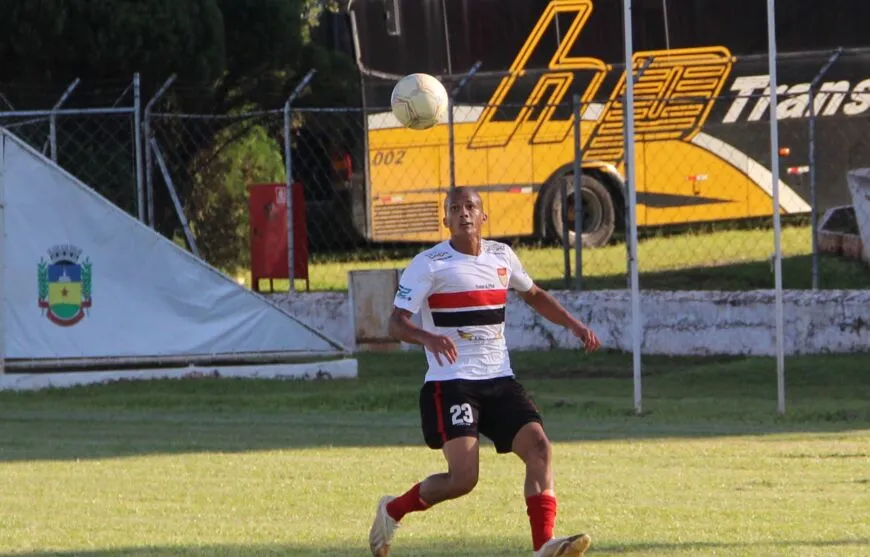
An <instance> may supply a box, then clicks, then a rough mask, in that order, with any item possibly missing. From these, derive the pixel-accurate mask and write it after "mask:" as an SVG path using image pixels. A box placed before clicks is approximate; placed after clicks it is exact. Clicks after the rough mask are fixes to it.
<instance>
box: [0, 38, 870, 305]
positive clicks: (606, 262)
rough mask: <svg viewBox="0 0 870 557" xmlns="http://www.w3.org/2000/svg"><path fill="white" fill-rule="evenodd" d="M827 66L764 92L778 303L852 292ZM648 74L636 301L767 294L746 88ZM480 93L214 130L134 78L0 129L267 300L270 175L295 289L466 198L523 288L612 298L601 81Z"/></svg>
mask: <svg viewBox="0 0 870 557" xmlns="http://www.w3.org/2000/svg"><path fill="white" fill-rule="evenodd" d="M838 58H840V54H839V53H835V55H833V56H831V57H830V59H829V60H823V61H826V65H824V66H823V67H820V70H819V71H818V73H817V76H816V79H814V80H813V82H812V83H797V84H791V85H785V86H783V87H780V95H779V101H778V113H779V145H780V153H778V154H777V155H778V156H777V160H778V161H779V172H780V190H779V197H780V208H781V216H782V223H783V231H782V252H783V258H784V259H783V269H784V272H783V277H784V286H785V287H786V288H799V289H802V288H851V287H856V286H857V287H861V288H863V287H865V286H866V285H867V283H868V280H867V279H868V273H867V269H866V266H865V265H864V264H863V263H861V262H860V258H861V253H862V252H861V250H862V245H863V244H862V242H861V239H860V230H859V226H858V223H859V219H860V214H858V213H856V211H855V208H853V207H852V203H853V199H852V198H853V196H852V194H851V192H850V190H849V186H848V181H847V173H848V172H849V171H850V170H852V169H856V168H864V167H868V166H870V85H868V84H867V82H866V81H864V82H856V81H854V80H852V81H846V80H843V79H829V78H828V77H827V76H826V72H828V71H829V70H830V69H831V68H837V65H838V64H847V65H848V64H853V63H854V61H849V60H848V57H845V56H844V58H842V59H838ZM647 71H648V72H649V73H648V74H646V75H645V74H643V73H642V72H641V75H640V77H639V78H638V79H637V83H638V85H637V86H638V89H637V92H636V96H635V123H636V130H635V143H634V145H635V157H636V168H635V176H636V184H635V185H634V188H635V193H636V197H637V206H636V218H637V225H638V228H639V241H638V267H639V273H640V285H641V287H642V288H645V289H665V290H687V289H691V290H694V289H727V290H746V289H754V288H770V287H771V286H772V284H773V272H772V263H771V262H772V256H773V254H774V245H773V242H774V240H773V238H774V235H773V230H772V220H773V219H772V218H771V215H772V209H773V201H772V192H773V190H772V175H771V168H770V164H771V154H770V135H769V134H770V132H769V112H770V111H769V104H770V95H769V91H767V90H765V86H766V85H765V82H764V80H763V79H761V78H759V77H758V76H756V75H754V74H753V75H747V76H738V77H737V78H736V79H733V80H732V81H730V82H729V83H730V85H729V87H728V88H727V89H726V88H724V87H720V88H719V89H715V87H714V88H712V89H711V88H710V83H709V82H705V81H704V80H703V79H701V78H698V80H696V82H692V81H688V82H686V83H687V84H685V83H684V85H682V86H680V87H682V88H680V87H676V86H674V85H673V84H672V86H671V89H669V90H668V91H670V92H669V93H668V94H667V95H665V94H662V91H663V89H661V87H659V85H658V84H657V83H658V82H656V80H657V79H658V80H659V81H661V79H660V78H661V77H662V75H663V74H662V73H661V72H660V71H659V70H657V68H656V67H655V66H652V67H651V68H649V69H647ZM657 72H658V73H657ZM544 75H546V74H544ZM701 77H704V76H703V75H702V76H701ZM309 78H310V76H309ZM315 79H316V77H315ZM498 79H500V78H499V77H498V76H482V77H480V78H477V77H471V78H470V79H466V80H465V82H464V83H459V80H454V82H450V85H451V86H452V88H453V89H454V92H456V91H460V93H459V94H458V95H457V96H456V101H455V103H456V106H455V109H454V112H453V118H452V122H451V123H449V124H444V125H439V126H436V127H434V128H432V129H430V130H424V131H416V130H410V129H406V128H404V127H402V126H400V125H399V124H398V122H397V121H396V119H395V117H394V116H393V115H392V113H391V111H390V109H389V107H386V106H385V107H367V108H365V109H363V108H330V109H326V108H296V107H293V106H292V105H291V103H290V102H289V101H288V103H287V104H286V105H285V106H283V107H275V108H274V109H272V110H263V111H252V112H239V113H234V114H198V115H194V114H181V113H177V112H173V111H171V110H167V109H165V108H164V109H163V110H158V109H159V108H160V107H159V106H158V104H157V102H156V101H157V99H158V98H159V97H160V96H161V95H162V94H163V93H164V92H165V91H166V89H167V88H169V87H170V86H171V83H169V82H168V83H167V84H166V87H164V89H163V90H161V91H160V92H158V94H157V96H155V97H153V98H152V99H151V101H150V102H149V103H148V104H147V109H145V110H144V111H143V104H144V103H141V102H140V100H139V94H138V82H137V81H135V80H134V82H133V83H132V84H131V86H130V87H129V88H128V90H126V91H124V92H123V94H122V95H121V96H120V97H119V98H118V99H117V100H116V101H115V102H113V103H112V106H108V107H93V106H90V107H81V108H80V107H76V108H68V107H67V104H68V101H67V99H66V97H65V96H60V97H59V100H58V101H56V102H54V103H52V108H50V109H44V110H11V109H10V110H6V111H5V112H0V125H3V126H5V127H7V128H9V129H10V130H12V131H13V132H14V133H16V134H18V135H19V136H21V137H23V138H24V139H26V140H27V141H28V142H29V143H30V144H31V145H33V146H34V147H35V148H36V149H38V150H40V151H41V152H43V153H45V154H46V155H47V156H49V157H52V158H54V159H55V160H57V161H58V163H59V164H61V166H63V167H64V168H66V169H67V170H69V171H70V172H72V173H73V174H74V175H76V176H77V177H79V178H80V179H82V180H83V181H84V182H85V183H87V184H88V185H90V186H92V187H94V188H95V189H96V190H97V191H98V192H99V193H101V194H103V195H105V196H106V197H107V198H109V199H110V200H111V201H112V202H114V203H115V204H116V205H118V206H119V207H121V208H123V209H124V210H125V211H128V212H129V213H131V214H134V215H138V216H139V218H142V219H143V220H146V221H147V222H149V224H151V225H152V226H154V227H155V228H156V229H157V230H158V231H160V232H161V233H163V234H165V235H167V236H170V237H172V238H173V239H175V240H176V241H177V242H179V243H180V244H183V245H187V246H189V248H190V249H191V250H193V251H195V252H196V253H197V254H198V255H199V256H201V257H203V258H204V259H205V260H206V261H208V262H209V263H211V264H212V265H215V266H217V267H218V268H221V269H223V270H225V271H227V272H229V273H231V274H234V275H236V276H237V277H238V278H239V280H240V281H243V282H245V283H246V284H248V285H250V286H253V287H255V288H257V289H261V290H262V289H269V288H273V289H275V290H279V291H280V290H285V289H286V288H287V274H288V267H289V266H288V265H287V264H286V257H285V259H284V262H283V263H280V264H278V265H274V264H273V265H271V275H270V274H269V273H266V275H265V278H266V279H274V280H269V284H268V285H267V284H264V283H263V282H262V281H261V280H260V281H256V282H257V284H254V281H255V280H254V279H256V278H257V277H256V276H254V275H255V273H252V265H253V264H254V263H255V262H254V261H252V254H253V253H255V252H256V250H257V249H258V248H257V247H256V246H257V244H258V242H259V243H263V242H264V241H265V242H266V243H268V244H269V247H268V249H269V250H271V251H272V252H282V251H283V252H286V251H289V248H288V241H287V238H286V237H287V236H288V235H287V234H286V211H284V212H283V213H282V211H281V210H278V211H275V210H274V208H273V209H270V211H272V212H271V213H270V215H271V217H270V218H272V217H275V216H277V217H279V218H278V221H282V218H283V219H284V220H283V222H282V224H283V226H284V229H283V230H284V231H285V232H284V233H283V234H284V237H285V240H284V242H283V243H281V242H280V241H278V242H275V240H276V238H278V239H280V238H279V237H280V236H281V234H280V233H278V234H277V236H275V235H274V234H273V237H272V238H271V239H270V240H269V241H266V240H264V239H263V238H262V237H259V238H257V237H252V231H254V229H255V228H256V227H255V226H254V222H252V218H254V219H256V218H259V216H258V215H255V213H256V212H258V211H260V210H261V209H262V208H257V207H255V206H254V205H253V201H252V198H251V191H252V187H253V186H254V185H256V184H272V185H274V186H276V187H277V188H279V189H280V187H281V185H283V184H286V182H287V176H288V174H287V172H288V169H289V170H290V173H291V175H292V180H293V182H294V183H296V184H298V185H299V186H298V187H299V188H301V193H302V195H301V198H300V200H299V202H298V203H299V204H300V205H302V206H301V207H299V206H297V207H296V208H295V209H296V210H301V212H299V213H298V214H297V216H296V217H294V219H293V220H294V222H293V225H294V229H299V228H302V229H303V230H304V234H302V235H299V236H294V238H293V241H292V242H289V244H290V248H292V249H293V251H294V259H296V260H299V259H303V260H304V261H303V265H302V266H301V267H296V268H295V269H294V275H295V276H296V278H297V279H300V280H297V281H295V282H294V287H295V288H297V289H301V290H305V289H308V290H344V289H346V287H347V277H348V272H349V271H351V270H355V269H365V268H403V267H404V266H405V265H406V264H407V262H408V261H409V260H410V258H411V257H413V255H414V254H415V253H417V252H418V251H419V250H420V249H421V248H423V247H427V246H430V245H432V244H434V243H437V242H439V241H441V240H444V239H446V238H447V237H448V231H447V229H446V228H445V227H444V226H443V224H442V219H443V200H444V197H445V195H446V194H447V192H448V191H449V189H450V187H451V185H452V184H455V185H457V186H473V187H475V188H476V189H477V190H478V192H479V193H480V194H481V197H482V199H483V201H484V205H485V207H486V211H487V213H488V215H489V219H488V221H487V223H486V229H485V230H484V233H485V235H486V237H488V238H494V239H500V240H503V241H506V242H509V243H511V244H512V245H513V247H514V249H515V250H516V251H517V252H518V254H519V255H520V257H521V259H522V260H523V262H524V263H525V265H526V266H527V268H528V270H529V272H530V273H531V274H532V275H533V276H534V277H535V278H536V279H537V280H538V281H539V282H540V283H542V284H543V285H545V286H548V287H554V288H574V289H584V290H590V289H610V288H616V289H623V288H625V287H626V286H627V285H628V283H629V281H628V269H629V265H628V262H629V250H628V249H627V247H628V246H627V243H626V237H627V235H626V230H627V229H628V224H629V223H628V218H627V216H628V215H629V212H628V211H627V206H628V204H627V198H628V196H627V195H626V193H627V192H628V191H630V188H631V187H632V184H628V183H626V179H625V176H626V165H625V149H624V146H625V136H624V134H625V129H624V128H625V127H624V125H623V114H622V104H621V102H620V101H621V98H622V97H621V94H622V93H623V90H622V89H620V85H619V84H616V86H615V87H613V88H612V91H613V93H612V94H610V96H608V97H605V96H600V95H599V96H598V97H600V98H598V97H595V96H589V95H586V96H580V95H576V96H574V97H573V98H571V96H570V95H566V97H567V98H566V99H565V100H563V102H560V103H558V104H548V103H545V102H539V103H536V104H534V105H524V104H522V103H509V102H502V103H499V104H498V105H493V106H489V105H487V104H485V103H484V104H474V103H471V102H469V101H468V100H467V99H466V96H467V95H466V93H467V92H468V91H471V90H474V88H483V89H487V87H489V85H492V86H493V87H494V86H495V85H494V84H495V83H497V80H498ZM708 81H709V80H708ZM554 83H555V82H554ZM720 85H721V83H720ZM657 87H658V88H657ZM705 87H706V89H705ZM675 91H676V92H675ZM717 91H718V92H717ZM714 93H715V94H714ZM464 95H465V96H464ZM67 96H69V95H67ZM541 98H542V99H543V98H544V96H542V97H541ZM65 103H67V104H65ZM7 108H9V107H7ZM142 112H144V119H143V121H142V122H141V124H142V126H141V128H142V132H143V133H142V135H141V136H140V137H138V138H137V133H136V129H137V124H139V123H140V122H138V118H137V114H140V113H142ZM288 131H289V134H288ZM137 139H138V141H137ZM140 149H141V150H140ZM137 153H141V154H139V155H137ZM288 154H289V159H288V156H287V155H288ZM577 171H580V172H581V175H582V178H581V180H580V182H579V192H575V181H574V179H573V176H574V175H575V172H577ZM577 193H579V197H578V195H577ZM281 195H283V194H281ZM575 199H579V200H580V203H579V204H575ZM285 200H286V196H284V197H282V198H280V199H276V201H278V202H279V204H280V203H283V202H285ZM575 205H577V206H576V207H575ZM302 220H304V222H302ZM814 223H815V224H816V226H814V225H813V224H814ZM303 225H304V226H303ZM578 229H579V230H582V231H583V232H582V236H581V237H582V242H577V241H576V238H575V233H574V231H575V230H578ZM279 232H280V231H279ZM253 234H254V235H256V234H257V232H256V231H254V232H253ZM269 242H272V243H269ZM578 261H579V262H580V265H579V272H578ZM273 263H274V262H273ZM299 269H301V271H300V270H299ZM261 274H262V273H261Z"/></svg>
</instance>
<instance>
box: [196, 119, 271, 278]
mask: <svg viewBox="0 0 870 557" xmlns="http://www.w3.org/2000/svg"><path fill="white" fill-rule="evenodd" d="M236 128H237V126H236V127H229V128H225V129H224V130H222V131H221V132H220V133H218V135H217V137H216V138H215V140H216V144H217V145H218V146H220V145H226V147H225V148H224V149H220V150H219V151H218V152H217V154H215V153H214V151H213V150H212V149H204V150H203V151H200V152H199V153H198V154H197V155H196V156H194V157H193V158H192V160H191V162H190V164H191V165H192V166H195V167H197V168H199V169H200V170H199V171H198V172H197V174H196V176H195V178H194V184H193V189H192V191H191V192H190V195H189V196H188V198H187V204H186V210H187V214H188V218H189V219H190V221H191V227H192V228H193V231H194V234H195V236H196V238H197V247H198V248H199V249H200V252H201V253H202V255H203V257H204V258H205V259H206V260H207V261H208V262H209V263H211V264H212V265H215V266H217V267H219V268H222V269H225V270H227V271H230V272H235V271H237V270H238V269H240V268H244V267H245V266H247V265H249V264H250V253H249V249H248V246H249V238H250V220H249V218H248V204H247V186H248V184H252V183H264V182H283V181H284V176H285V173H284V160H283V158H282V154H281V145H279V144H278V142H276V141H275V140H274V138H271V137H269V134H268V130H267V129H266V127H265V126H263V125H254V126H250V127H248V128H245V129H243V130H242V131H241V132H240V131H239V130H237V129H236Z"/></svg>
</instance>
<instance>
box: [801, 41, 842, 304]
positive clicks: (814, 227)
mask: <svg viewBox="0 0 870 557" xmlns="http://www.w3.org/2000/svg"><path fill="white" fill-rule="evenodd" d="M842 53H843V48H842V47H840V48H838V49H837V50H835V51H834V53H833V54H832V55H831V57H830V58H828V62H827V63H826V64H825V65H824V66H822V69H821V70H819V73H818V74H816V77H814V78H813V81H812V82H811V83H810V90H809V104H810V114H809V126H810V130H809V141H810V145H809V147H810V150H809V163H808V164H809V166H810V211H811V212H810V234H811V236H812V242H813V244H812V246H813V247H812V250H813V253H812V259H813V263H812V266H813V269H812V276H813V285H812V288H813V290H818V289H819V231H818V226H819V210H818V203H817V201H816V88H817V87H818V86H819V82H820V81H821V80H822V79H823V78H824V76H825V74H826V73H828V70H829V69H831V66H832V65H833V64H834V62H836V61H837V59H838V58H839V57H840V55H841V54H842Z"/></svg>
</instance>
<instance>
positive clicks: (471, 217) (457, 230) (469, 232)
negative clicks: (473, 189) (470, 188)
mask: <svg viewBox="0 0 870 557" xmlns="http://www.w3.org/2000/svg"><path fill="white" fill-rule="evenodd" d="M485 222H486V213H484V212H483V202H482V201H481V200H480V196H479V195H477V194H476V193H470V192H459V193H456V194H454V195H453V196H451V197H450V199H448V200H447V207H446V214H445V216H444V226H446V227H447V228H448V229H450V234H451V235H452V236H480V234H481V230H482V229H483V223H485Z"/></svg>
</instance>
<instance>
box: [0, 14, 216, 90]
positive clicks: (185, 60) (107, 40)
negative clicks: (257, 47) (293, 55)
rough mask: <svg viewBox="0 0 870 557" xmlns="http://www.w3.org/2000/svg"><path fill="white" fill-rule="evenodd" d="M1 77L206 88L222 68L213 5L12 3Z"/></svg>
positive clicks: (5, 20)
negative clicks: (164, 82) (162, 81)
mask: <svg viewBox="0 0 870 557" xmlns="http://www.w3.org/2000/svg"><path fill="white" fill-rule="evenodd" d="M0 37H2V38H0V80H4V81H7V80H8V81H16V82H24V83H27V84H31V83H39V84H46V85H48V84H55V83H68V82H69V81H71V80H72V79H73V78H75V77H79V78H81V79H82V80H83V81H88V80H97V79H125V80H128V79H130V76H131V75H132V74H133V73H134V72H137V71H138V72H141V73H142V74H143V75H145V76H152V79H154V78H157V77H158V76H165V75H167V74H168V73H171V72H178V73H179V74H180V75H183V76H184V77H185V79H188V80H194V81H197V82H201V83H208V82H211V81H212V80H214V79H216V78H217V77H219V76H220V75H221V73H222V71H223V69H224V67H225V64H226V60H225V56H226V51H225V43H224V18H223V15H222V13H221V10H220V8H219V7H218V3H217V1H216V0H148V1H142V0H76V1H75V2H71V1H63V0H42V1H40V2H34V1H32V0H7V1H4V2H3V17H2V18H0Z"/></svg>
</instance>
